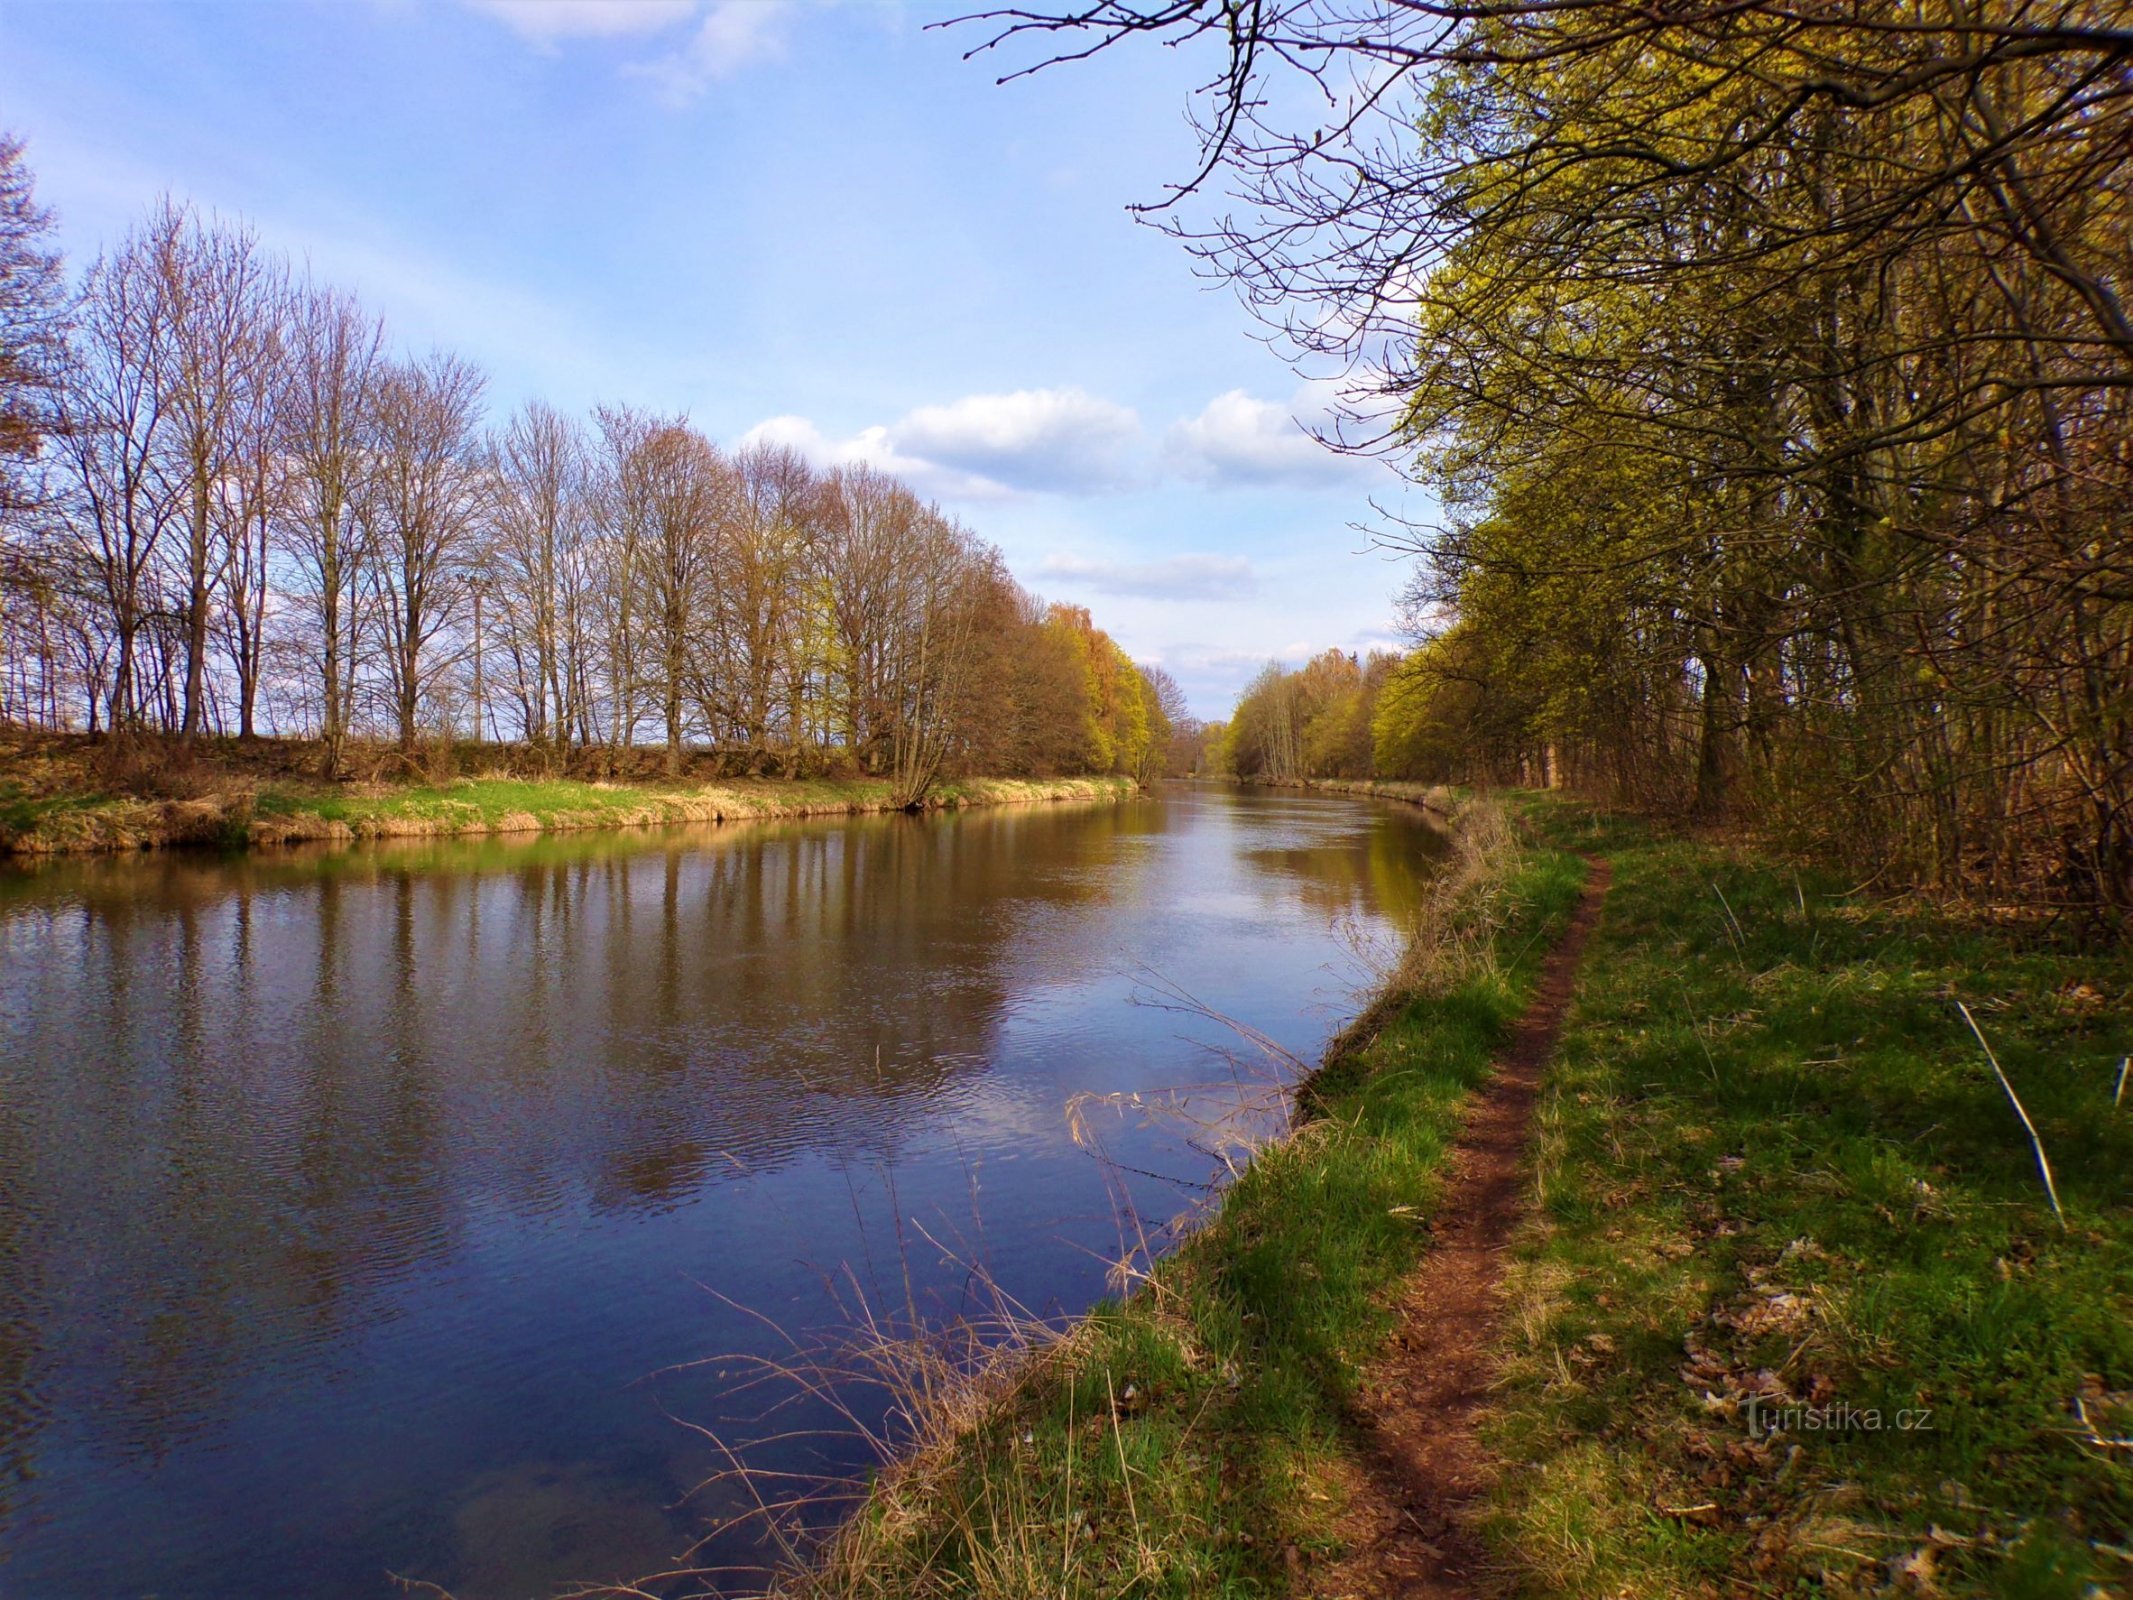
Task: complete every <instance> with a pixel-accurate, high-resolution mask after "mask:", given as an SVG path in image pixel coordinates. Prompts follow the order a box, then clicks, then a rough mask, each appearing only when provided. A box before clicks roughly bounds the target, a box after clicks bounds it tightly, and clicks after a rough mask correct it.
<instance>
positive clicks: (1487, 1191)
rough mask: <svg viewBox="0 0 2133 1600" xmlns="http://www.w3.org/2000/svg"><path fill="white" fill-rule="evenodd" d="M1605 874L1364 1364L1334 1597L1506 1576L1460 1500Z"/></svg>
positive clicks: (1320, 1588)
mask: <svg viewBox="0 0 2133 1600" xmlns="http://www.w3.org/2000/svg"><path fill="white" fill-rule="evenodd" d="M1608 879H1609V871H1608V865H1607V863H1606V862H1605V861H1597V860H1596V861H1594V862H1593V863H1592V870H1591V873H1590V875H1589V876H1588V877H1587V878H1586V880H1585V891H1584V894H1583V896H1582V897H1581V898H1580V899H1579V901H1578V907H1577V911H1576V914H1575V915H1574V916H1573V917H1572V919H1571V923H1570V928H1569V931H1568V932H1567V933H1566V934H1565V935H1564V937H1563V939H1562V942H1561V943H1559V944H1558V945H1557V946H1556V947H1555V950H1554V951H1553V953H1551V954H1550V955H1549V957H1548V961H1547V965H1546V966H1545V967H1544V968H1543V969H1542V972H1541V979H1540V984H1539V986H1538V987H1537V988H1536V989H1535V990H1534V993H1533V999H1532V1002H1531V1003H1530V1004H1529V1005H1528V1006H1527V1007H1526V1011H1525V1015H1524V1016H1522V1017H1520V1018H1519V1021H1518V1026H1517V1029H1516V1030H1515V1031H1514V1032H1513V1034H1512V1035H1511V1040H1510V1043H1509V1044H1508V1045H1506V1046H1505V1048H1504V1050H1503V1053H1502V1054H1501V1055H1499V1056H1498V1057H1497V1060H1496V1070H1495V1072H1494V1073H1493V1074H1492V1075H1491V1077H1490V1079H1489V1081H1488V1083H1487V1084H1486V1085H1485V1086H1484V1087H1483V1089H1482V1090H1481V1093H1480V1094H1479V1095H1478V1096H1477V1097H1476V1099H1475V1101H1474V1106H1473V1109H1472V1111H1471V1112H1470V1113H1469V1114H1468V1117H1467V1122H1466V1129H1465V1131H1464V1132H1463V1133H1462V1134H1461V1135H1460V1138H1459V1143H1458V1144H1457V1145H1456V1146H1455V1147H1454V1149H1453V1152H1452V1158H1451V1160H1452V1166H1451V1178H1450V1181H1449V1183H1448V1184H1447V1186H1446V1188H1445V1191H1444V1195H1443V1199H1442V1201H1441V1203H1440V1204H1439V1206H1438V1209H1437V1212H1436V1218H1435V1226H1434V1230H1433V1234H1434V1242H1433V1243H1432V1245H1431V1248H1430V1251H1429V1254H1428V1255H1427V1256H1425V1257H1424V1258H1423V1261H1422V1264H1421V1266H1420V1267H1418V1268H1417V1269H1416V1271H1415V1274H1414V1276H1413V1277H1411V1278H1410V1279H1409V1280H1408V1282H1407V1286H1406V1288H1405V1290H1404V1291H1403V1292H1402V1295H1401V1304H1400V1323H1399V1328H1398V1330H1397V1331H1396V1332H1395V1333H1394V1335H1393V1338H1392V1340H1391V1342H1390V1344H1389V1345H1388V1346H1387V1348H1386V1351H1385V1353H1384V1355H1383V1356H1381V1357H1380V1358H1379V1360H1378V1361H1377V1363H1376V1364H1374V1365H1373V1366H1372V1367H1371V1368H1370V1369H1369V1370H1368V1371H1367V1372H1366V1373H1365V1374H1364V1379H1363V1384H1362V1386H1361V1389H1360V1391H1359V1393H1358V1414H1357V1416H1356V1418H1355V1422H1356V1427H1357V1431H1358V1432H1359V1433H1360V1434H1361V1436H1362V1438H1363V1440H1364V1442H1365V1443H1366V1445H1367V1447H1368V1453H1367V1460H1366V1462H1365V1467H1366V1475H1365V1476H1364V1478H1363V1479H1362V1480H1361V1481H1360V1482H1359V1483H1358V1484H1357V1485H1356V1489H1355V1493H1354V1495H1353V1498H1352V1499H1351V1501H1350V1503H1349V1506H1348V1508H1347V1510H1346V1512H1345V1513H1344V1515H1343V1517H1342V1526H1341V1533H1342V1535H1343V1538H1344V1542H1345V1543H1346V1545H1347V1547H1348V1551H1349V1553H1348V1554H1347V1555H1346V1556H1345V1557H1344V1558H1343V1559H1342V1560H1340V1561H1339V1562H1337V1563H1334V1564H1332V1565H1330V1566H1328V1567H1325V1568H1322V1569H1320V1570H1319V1571H1318V1572H1316V1573H1314V1574H1312V1575H1311V1580H1310V1581H1309V1583H1308V1584H1307V1585H1306V1588H1307V1590H1308V1592H1309V1593H1311V1594H1314V1595H1318V1596H1323V1597H1325V1600H1349V1597H1353V1600H1455V1597H1456V1600H1467V1597H1476V1596H1484V1595H1488V1594H1490V1593H1492V1592H1494V1591H1495V1589H1496V1588H1498V1587H1500V1585H1497V1584H1494V1583H1492V1582H1491V1580H1490V1576H1489V1574H1488V1571H1487V1558H1486V1556H1485V1554H1484V1551H1483V1549H1482V1546H1481V1543H1480V1541H1479V1539H1478V1538H1477V1537H1476V1536H1475V1535H1474V1533H1473V1532H1472V1531H1471V1530H1470V1529H1469V1528H1468V1527H1467V1526H1466V1518H1465V1516H1464V1515H1463V1513H1464V1512H1465V1511H1466V1510H1467V1508H1468V1507H1469V1506H1470V1505H1471V1504H1472V1503H1473V1502H1474V1500H1475V1498H1476V1497H1477V1496H1478V1495H1479V1494H1481V1493H1482V1492H1483V1491H1484V1490H1485V1489H1486V1488H1487V1486H1488V1482H1489V1470H1490V1467H1489V1461H1488V1458H1487V1456H1486V1455H1485V1453H1484V1452H1483V1450H1482V1448H1481V1444H1480V1440H1479V1439H1478V1438H1477V1436H1476V1435H1477V1424H1478V1421H1479V1418H1480V1414H1481V1411H1482V1407H1483V1405H1484V1402H1485V1401H1486V1398H1487V1390H1488V1385H1489V1381H1490V1379H1491V1377H1492V1376H1493V1359H1492V1353H1491V1352H1492V1348H1493V1345H1494V1343H1495V1336H1496V1326H1497V1319H1498V1315H1499V1311H1500V1309H1501V1308H1500V1305H1499V1296H1498V1285H1499V1281H1500V1279H1501V1278H1502V1275H1503V1263H1502V1254H1503V1251H1504V1249H1505V1248H1506V1246H1508V1245H1509V1243H1510V1241H1511V1235H1512V1231H1513V1229H1514V1228H1516V1226H1517V1224H1518V1220H1519V1217H1520V1214H1521V1212H1522V1210H1523V1206H1524V1201H1525V1192H1526V1182H1525V1154H1526V1145H1527V1141H1528V1138H1529V1136H1530V1135H1531V1133H1532V1125H1533V1108H1534V1104H1535V1102H1536V1101H1537V1100H1538V1099H1539V1098H1540V1081H1541V1071H1542V1069H1543V1068H1544V1067H1545V1066H1546V1065H1547V1062H1548V1058H1549V1056H1550V1055H1551V1054H1552V1053H1553V1052H1554V1049H1555V1041H1556V1036H1557V1034H1558V1033H1560V1032H1561V1030H1562V1025H1563V1013H1564V1012H1565V1011H1566V1010H1567V1009H1568V1008H1569V1005H1570V996H1571V991H1572V989H1573V987H1574V986H1575V983H1576V980H1577V968H1578V958H1579V957H1580V956H1581V955H1582V954H1583V953H1584V949H1585V941H1586V939H1587V938H1588V937H1589V936H1590V935H1591V933H1592V929H1593V926H1594V924H1596V923H1597V922H1598V921H1599V920H1600V905H1601V902H1602V901H1603V900H1604V899H1605V898H1606V895H1607V884H1608Z"/></svg>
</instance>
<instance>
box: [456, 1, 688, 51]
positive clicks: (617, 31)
mask: <svg viewBox="0 0 2133 1600" xmlns="http://www.w3.org/2000/svg"><path fill="white" fill-rule="evenodd" d="M466 4H468V5H469V6H471V7H472V8H473V9H474V10H476V11H479V12H482V13H483V14H485V15H487V16H491V17H494V18H496V19H497V20H498V21H499V22H501V23H503V24H504V26H505V27H507V28H509V29H510V30H511V31H512V32H513V33H515V34H517V35H519V36H520V37H521V38H523V39H530V40H532V41H533V42H534V43H535V44H539V45H546V46H550V47H553V46H554V45H555V43H556V41H558V40H560V39H616V38H631V37H636V36H638V35H642V34H648V33H659V32H662V31H664V30H665V29H668V28H671V27H673V26H675V25H676V24H677V23H680V22H682V21H685V20H686V19H687V18H689V17H691V16H693V15H695V12H696V0H466Z"/></svg>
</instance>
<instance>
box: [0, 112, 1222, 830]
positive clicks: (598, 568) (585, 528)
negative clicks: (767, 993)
mask: <svg viewBox="0 0 2133 1600" xmlns="http://www.w3.org/2000/svg"><path fill="white" fill-rule="evenodd" d="M50 230H51V219H50V216H49V214H48V213H47V212H46V211H45V210H43V209H42V208H41V207H40V206H39V205H38V203H37V201H36V197H35V194H34V190H33V185H32V178H31V173H30V170H29V167H28V165H27V163H26V161H25V159H24V151H23V146H22V143H21V141H20V140H18V139H13V138H0V722H9V723H13V724H16V725H20V726H29V727H35V728H43V729H54V730H82V731H86V732H89V733H92V734H99V735H105V736H113V735H115V736H118V737H120V738H122V739H123V738H126V737H129V736H134V735H139V734H144V733H154V734H159V735H167V736H174V737H176V738H178V739H181V740H192V739H195V738H198V737H200V736H203V735H209V734H226V735H234V736H236V737H238V738H242V739H251V738H254V737H257V736H260V735H263V734H284V735H301V736H305V737H307V738H314V739H316V740H317V741H319V744H320V747H321V751H322V760H323V764H324V767H325V770H326V772H327V773H328V774H330V775H339V774H341V773H343V772H344V771H345V770H346V769H347V767H348V764H349V760H350V755H351V746H352V745H353V744H355V743H357V742H359V741H361V742H366V743H370V744H378V743H383V744H386V745H387V746H389V748H390V750H391V751H392V752H393V753H394V754H395V755H396V756H397V758H398V759H399V760H400V761H401V762H402V763H404V764H409V765H411V764H413V763H414V761H415V760H416V758H417V757H418V755H419V754H420V753H421V752H422V750H423V749H424V748H426V747H428V746H430V745H432V744H434V743H435V742H437V741H446V742H449V741H451V740H453V739H466V738H471V739H475V740H487V741H493V742H496V743H499V744H508V745H511V746H514V747H516V748H517V750H518V751H519V752H520V753H521V754H522V755H523V756H524V757H526V758H527V759H530V760H531V761H532V762H533V763H534V764H535V765H536V766H537V767H539V768H541V769H542V770H547V771H552V772H561V771H563V770H566V769H578V770H586V771H595V772H605V773H608V774H610V775H612V774H616V773H621V772H626V771H635V770H640V769H641V768H642V767H643V766H644V765H646V764H648V763H656V765H658V766H659V767H660V768H662V769H663V770H664V771H665V772H666V773H668V774H679V773H680V772H682V771H683V770H684V767H685V766H688V765H694V766H700V765H703V764H704V763H705V762H706V761H707V760H708V761H709V763H710V764H711V765H712V766H713V767H714V768H715V769H717V770H720V771H724V772H729V773H731V772H744V773H754V774H771V773H775V774H779V775H784V776H800V775H811V774H821V773H845V772H852V773H864V774H870V775H879V776H887V777H890V778H892V779H893V780H894V782H895V783H896V785H897V787H898V791H899V793H900V794H901V795H903V796H904V797H906V798H907V799H910V800H916V799H918V798H920V797H922V796H923V795H924V794H925V793H926V791H927V790H928V788H929V787H930V786H931V785H932V784H933V783H934V781H935V780H936V779H937V778H939V777H940V776H942V775H943V774H946V773H951V772H983V773H987V774H992V775H1023V774H1041V775H1051V774H1062V773H1083V772H1120V773H1129V774H1132V775H1134V776H1136V777H1138V778H1143V779H1145V778H1147V777H1149V776H1152V775H1154V774H1155V773H1156V772H1157V771H1158V770H1160V768H1161V766H1162V765H1163V763H1164V762H1165V761H1166V760H1167V759H1168V757H1169V755H1170V750H1171V742H1172V735H1173V732H1174V730H1178V729H1183V728H1187V727H1188V726H1189V724H1190V719H1189V717H1188V716H1187V713H1186V709H1185V705H1184V701H1183V696H1182V694H1181V693H1180V691H1179V689H1178V687H1177V685H1176V683H1175V682H1173V681H1172V680H1171V679H1170V678H1169V676H1168V675H1167V674H1165V673H1163V672H1162V671H1161V670H1160V669H1146V668H1142V667H1139V666H1137V665H1136V664H1135V663H1134V662H1133V661H1132V660H1131V659H1130V658H1129V657H1128V656H1127V655H1126V654H1125V652H1124V651H1123V650H1122V649H1121V648H1120V647H1119V646H1118V645H1117V643H1116V642H1115V641H1113V640H1112V639H1111V638H1110V637H1109V635H1107V634H1106V633H1104V632H1103V631H1102V630H1101V629H1100V628H1098V627H1096V626H1095V624H1094V622H1093V621H1092V620H1091V618H1090V616H1089V613H1088V612H1087V611H1086V610H1083V609H1080V608H1076V607H1069V606H1060V605H1050V606H1048V605H1046V604H1044V603H1043V602H1042V601H1041V600H1039V599H1038V598H1036V597H1035V596H1034V595H1032V594H1030V593H1029V592H1028V591H1027V590H1025V589H1023V588H1022V587H1021V586H1020V585H1018V584H1017V583H1016V582H1015V580H1014V579H1013V577H1012V576H1011V574H1010V573H1009V572H1008V570H1007V568H1006V566H1005V564H1004V562H1003V561H1002V559H1001V557H1000V555H999V552H998V551H997V550H995V549H993V548H992V547H991V546H989V545H987V544H986V543H984V542H983V541H982V540H980V539H979V538H978V537H977V536H976V535H975V534H973V533H972V532H971V531H970V530H969V529H968V528H966V527H964V526H962V525H961V524H960V523H958V522H957V521H955V520H954V519H953V518H951V517H949V516H947V515H945V514H944V513H942V512H941V511H940V510H939V508H938V507H936V506H933V505H931V504H928V503H926V502H924V501H923V500H921V499H920V498H919V497H918V496H917V495H916V494H914V493H913V492H912V491H911V490H910V489H909V488H908V487H906V486H905V485H904V484H902V483H901V482H899V481H897V480H896V479H895V478H893V477H891V476H889V475H887V474H885V473H882V472H880V471H877V470H875V469H873V468H870V467H867V466H863V465H855V466H843V467H837V468H834V469H831V470H827V471H823V470H817V469H816V468H814V467H812V466H811V465H810V464H809V463H807V462H806V461H805V460H803V459H802V458H801V457H800V456H798V455H796V454H795V453H794V452H792V451H791V450H788V449H784V448H781V447H778V446H775V445H767V444H756V445H750V446H748V447H746V448H743V449H740V450H735V451H727V450H722V449H721V448H720V447H719V446H718V445H716V444H715V443H713V442H712V441H711V440H710V439H708V438H706V437H705V436H704V435H703V434H702V433H701V432H699V431H698V430H697V429H696V428H694V427H692V426H691V425H690V423H689V421H688V419H687V418H686V417H683V416H674V415H664V414H660V413H657V412H654V411H650V410H645V409H642V408H639V407H635V406H630V405H612V406H602V407H599V408H598V409H596V410H595V411H594V412H593V414H592V415H591V416H590V417H587V418H580V417H573V416H569V415H566V414H564V413H562V412H560V411H558V410H556V409H555V408H553V407H551V406H548V405H546V404H543V403H541V402H539V401H532V402H529V403H527V404H525V405H523V406H521V407H520V408H518V409H517V410H516V411H515V412H513V413H512V414H511V415H509V416H508V417H504V418H501V419H491V418H490V416H489V415H488V413H487V410H486V408H485V405H484V391H485V380H484V377H483V375H482V373H481V372H480V371H479V370H478V369H477V368H476V367H474V366H473V365H472V364H470V363H469V362H467V361H466V360H464V359H462V358H461V357H459V356H456V355H453V354H450V353H448V352H442V351H436V352H431V353H428V354H421V355H406V354H402V353H399V352H397V351H395V350H394V349H393V348H392V346H391V345H390V343H389V342H388V339H387V336H386V331H385V329H384V327H383V325H382V324H381V323H380V321H379V320H378V319H377V318H376V317H375V316H373V315H371V314H370V313H369V312H367V311H366V310H365V309H364V308H363V307H362V305H361V304H360V303H359V302H358V301H357V299H356V298H355V297H354V296H352V295H350V294H348V293H347V292H345V291H343V290H340V289H338V288H335V287H332V286H330V285H323V284H319V283H317V282H315V281H313V280H312V279H311V278H310V277H309V276H308V275H306V274H299V273H296V272H294V271H292V270H291V268H290V266H289V264H288V263H287V262H286V261H285V260H283V259H282V258H281V257H279V256H278V255H276V254H275V253H274V252H272V251H270V250H268V249H266V248H265V247H263V246H262V245H261V243H260V242H259V240H258V239H257V237H256V235H255V234H254V233H253V232H252V231H251V230H250V229H249V228H248V227H246V226H245V225H243V224H242V223H236V222H229V221H224V220H220V219H217V218H213V217H208V216H203V215H202V214H201V213H200V212H199V211H198V210H196V209H195V208H194V207H192V206H190V205H186V204H181V203H178V202H175V201H170V200H166V201H164V202H162V203H160V204H159V205H157V206H156V207H155V208H154V209H153V210H152V211H151V212H150V213H149V215H148V216H147V217H145V218H144V219H143V220H142V221H141V222H140V224H139V225H138V226H137V227H135V228H134V229H133V231H132V232H130V233H129V234H128V235H127V236H126V237H125V238H124V239H123V240H121V241H120V242H119V243H118V244H117V245H115V246H113V247H112V248H110V249H109V250H108V251H106V252H105V253H104V254H102V255H100V256H99V257H98V258H97V259H96V260H95V261H93V262H92V263H90V265H89V266H88V268H87V269H86V270H85V271H84V272H83V273H81V274H80V276H79V279H78V281H75V282H71V283H70V282H69V281H68V278H67V275H66V273H65V271H64V269H63V265H62V263H61V260H60V257H59V254H58V252H57V251H56V250H55V249H53V248H52V246H51V244H50V237H51V233H50Z"/></svg>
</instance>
